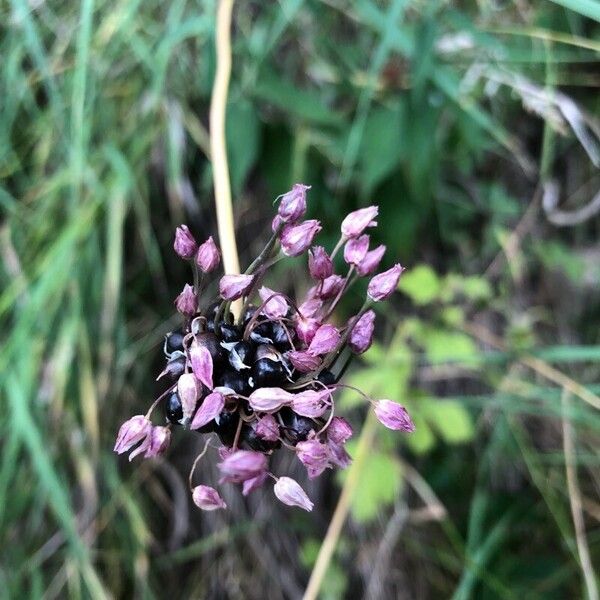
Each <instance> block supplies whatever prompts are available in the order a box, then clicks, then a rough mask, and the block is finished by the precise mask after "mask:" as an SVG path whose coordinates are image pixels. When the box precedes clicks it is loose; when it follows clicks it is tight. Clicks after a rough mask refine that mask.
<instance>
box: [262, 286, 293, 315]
mask: <svg viewBox="0 0 600 600" xmlns="http://www.w3.org/2000/svg"><path fill="white" fill-rule="evenodd" d="M258 295H259V296H260V299H261V300H262V301H263V302H264V303H266V304H265V305H264V306H263V309H262V312H263V314H264V315H265V316H267V317H268V318H269V319H281V318H283V317H285V315H287V312H288V310H289V308H290V307H289V305H288V303H287V302H286V300H285V298H284V297H283V294H280V293H279V292H275V291H273V290H271V289H269V288H268V287H266V286H264V285H263V286H262V287H261V288H260V289H259V290H258Z"/></svg>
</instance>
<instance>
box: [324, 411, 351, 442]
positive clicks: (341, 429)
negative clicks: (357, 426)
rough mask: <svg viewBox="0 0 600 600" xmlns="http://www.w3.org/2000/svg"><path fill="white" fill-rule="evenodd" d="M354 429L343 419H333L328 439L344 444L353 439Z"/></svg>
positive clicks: (328, 431)
mask: <svg viewBox="0 0 600 600" xmlns="http://www.w3.org/2000/svg"><path fill="white" fill-rule="evenodd" d="M352 433H353V431H352V427H351V426H350V423H348V421H346V419H344V418H343V417H333V419H331V423H329V427H328V428H327V439H328V440H331V441H332V442H336V443H337V444H343V443H344V442H346V441H347V440H349V439H350V438H351V437H352Z"/></svg>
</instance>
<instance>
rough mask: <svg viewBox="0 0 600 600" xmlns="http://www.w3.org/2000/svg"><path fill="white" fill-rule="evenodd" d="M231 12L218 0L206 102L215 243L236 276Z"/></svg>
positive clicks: (228, 271) (228, 1)
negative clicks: (228, 125) (230, 154)
mask: <svg viewBox="0 0 600 600" xmlns="http://www.w3.org/2000/svg"><path fill="white" fill-rule="evenodd" d="M232 9H233V0H220V2H219V4H218V7H217V22H216V35H215V38H216V53H217V70H216V74H215V81H214V85H213V90H212V98H211V102H210V151H211V156H212V167H213V178H214V188H215V205H216V209H217V225H218V228H219V241H220V243H221V252H222V253H223V268H224V271H225V273H226V274H228V275H237V274H238V273H239V272H240V261H239V258H238V251H237V244H236V240H235V227H234V222H233V206H232V203H231V185H230V182H229V167H228V163H227V145H226V142H225V115H226V107H227V91H228V88H229V78H230V75H231V31H230V30H231V13H232ZM240 307H241V302H236V303H235V305H234V307H233V312H234V313H236V312H237V311H238V310H239V309H240Z"/></svg>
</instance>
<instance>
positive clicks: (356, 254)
mask: <svg viewBox="0 0 600 600" xmlns="http://www.w3.org/2000/svg"><path fill="white" fill-rule="evenodd" d="M368 250H369V236H368V235H366V234H364V235H361V236H359V237H357V238H351V239H349V240H348V241H347V242H346V245H345V246H344V260H345V261H346V262H347V263H348V264H349V265H355V266H356V265H359V264H360V263H361V262H362V261H363V260H364V259H365V256H366V255H367V251H368Z"/></svg>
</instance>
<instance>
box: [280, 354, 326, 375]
mask: <svg viewBox="0 0 600 600" xmlns="http://www.w3.org/2000/svg"><path fill="white" fill-rule="evenodd" d="M286 356H287V358H289V360H290V362H291V363H292V365H293V366H294V369H296V370H297V371H300V373H310V371H314V370H315V369H317V368H318V367H319V365H320V364H321V359H320V358H319V357H318V356H314V355H313V354H309V353H308V352H303V351H302V350H292V351H291V352H288V353H287V354H286Z"/></svg>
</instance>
